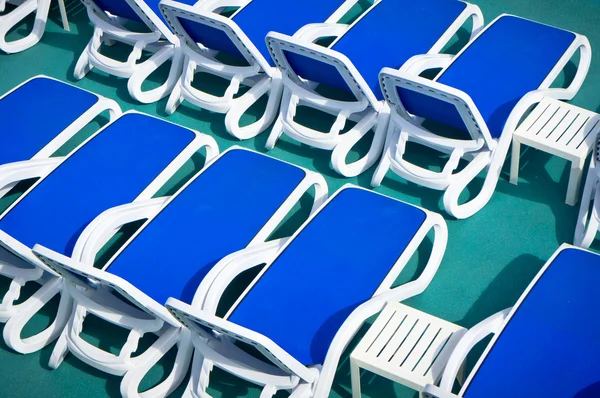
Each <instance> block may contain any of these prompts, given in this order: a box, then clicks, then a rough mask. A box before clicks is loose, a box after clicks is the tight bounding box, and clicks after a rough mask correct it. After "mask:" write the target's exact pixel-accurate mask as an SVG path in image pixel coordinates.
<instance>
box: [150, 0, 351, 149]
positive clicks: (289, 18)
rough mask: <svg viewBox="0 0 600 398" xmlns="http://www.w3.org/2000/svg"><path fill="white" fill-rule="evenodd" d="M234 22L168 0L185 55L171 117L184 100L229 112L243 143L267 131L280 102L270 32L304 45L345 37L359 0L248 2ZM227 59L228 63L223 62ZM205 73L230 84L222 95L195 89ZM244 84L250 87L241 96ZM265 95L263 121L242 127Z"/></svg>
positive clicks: (229, 124) (229, 123) (165, 5)
mask: <svg viewBox="0 0 600 398" xmlns="http://www.w3.org/2000/svg"><path fill="white" fill-rule="evenodd" d="M238 3H243V4H242V5H241V9H240V10H239V11H238V12H237V13H236V14H234V15H233V16H232V17H231V18H225V17H223V16H220V15H216V14H214V13H210V12H205V11H204V12H203V11H201V10H198V9H194V8H193V7H190V6H187V5H185V4H180V3H178V2H176V1H169V0H163V1H162V2H161V9H162V11H163V13H164V15H165V18H166V20H167V21H168V22H169V24H170V25H171V28H172V30H173V31H174V32H175V33H176V34H177V36H178V37H179V39H180V42H181V45H182V50H183V52H184V54H185V63H184V68H183V71H184V72H183V75H182V76H181V80H180V81H179V83H178V84H177V86H176V87H175V89H174V90H173V92H172V93H171V97H170V98H169V102H168V104H167V113H172V112H174V111H175V109H177V107H178V106H179V105H180V104H181V102H183V101H184V100H185V101H189V102H191V103H192V104H194V105H197V106H199V107H202V108H206V109H209V110H211V111H214V112H219V113H225V114H226V117H225V126H226V128H227V131H228V132H229V133H230V134H232V135H233V136H234V137H236V138H238V139H248V138H252V137H254V136H256V135H257V134H259V133H261V132H262V131H264V130H265V129H267V128H268V127H269V126H270V125H271V123H272V122H273V120H274V119H275V116H276V115H277V110H278V107H279V103H280V101H281V92H282V83H281V73H280V72H279V70H278V69H277V68H276V67H275V64H274V62H273V61H272V60H271V57H270V55H269V51H268V49H267V45H266V44H265V36H266V35H267V33H268V32H269V31H271V30H275V31H278V32H282V33H286V34H289V35H294V37H295V38H297V39H298V40H299V41H300V42H303V43H312V42H314V41H317V40H318V39H319V38H322V37H339V36H342V35H343V34H344V33H345V32H346V31H347V30H348V29H349V28H350V26H351V25H347V24H342V23H338V22H339V21H340V19H341V18H342V17H343V16H344V15H345V14H346V13H347V12H348V10H349V9H350V8H351V7H352V6H354V5H356V4H357V0H346V1H344V0H288V1H284V2H273V1H272V0H252V1H243V2H239V1H238ZM224 55H225V56H228V57H229V59H230V60H229V61H227V60H223V56H224ZM199 72H203V73H205V74H206V73H208V74H211V75H213V76H218V77H220V78H223V79H226V80H228V81H229V82H230V83H229V86H228V88H227V89H226V90H225V92H224V94H223V95H222V96H218V95H214V94H212V93H209V92H206V91H205V90H203V89H201V88H196V87H194V86H193V85H192V83H193V82H194V80H195V79H196V80H199V79H202V77H200V76H196V74H197V73H199ZM242 85H246V86H249V87H250V89H249V90H248V91H246V92H245V93H243V94H241V95H239V96H237V94H238V93H239V92H240V89H242ZM264 95H267V96H268V102H267V105H266V109H265V111H264V113H263V114H262V116H261V117H259V118H258V119H257V120H256V121H255V122H253V123H251V124H249V125H241V118H242V116H243V115H244V114H245V113H246V111H247V110H248V109H249V108H250V107H252V106H253V105H254V104H255V103H256V102H257V101H259V100H260V99H261V98H262V97H263V96H264Z"/></svg>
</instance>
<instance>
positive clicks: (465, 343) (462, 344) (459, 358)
mask: <svg viewBox="0 0 600 398" xmlns="http://www.w3.org/2000/svg"><path fill="white" fill-rule="evenodd" d="M511 310H512V307H511V308H507V309H505V310H503V311H500V312H498V313H496V314H494V315H492V316H490V317H489V318H487V319H485V320H483V321H481V322H480V323H478V324H477V325H475V326H474V327H472V328H471V329H469V330H468V331H467V333H465V335H464V336H463V337H462V338H461V339H460V341H459V342H458V344H457V345H456V347H455V348H454V351H453V352H452V354H451V355H450V359H448V363H447V364H446V367H445V369H444V373H443V374H442V380H441V382H440V388H441V389H442V390H445V391H452V386H453V385H454V380H455V379H456V376H457V375H458V372H459V370H460V367H461V366H462V364H463V362H464V361H465V359H466V357H467V355H468V354H469V352H470V351H471V350H472V349H473V347H475V345H477V343H479V342H480V341H481V340H483V339H484V338H486V337H487V336H488V335H490V334H496V333H498V332H500V331H501V330H502V327H503V326H504V323H505V322H506V319H507V318H508V315H509V313H510V311H511Z"/></svg>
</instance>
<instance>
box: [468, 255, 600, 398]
mask: <svg viewBox="0 0 600 398" xmlns="http://www.w3.org/2000/svg"><path fill="white" fill-rule="evenodd" d="M599 285H600V256H598V255H597V254H593V253H590V252H586V251H583V250H578V249H566V250H563V251H562V252H560V253H559V254H558V256H557V257H556V258H555V259H554V261H553V262H552V264H550V266H549V267H548V268H547V270H546V271H545V272H544V274H543V275H542V276H541V278H540V279H539V280H538V282H537V283H536V284H535V286H534V287H533V289H531V291H530V292H529V294H528V295H527V296H526V298H525V300H524V301H523V302H522V304H521V305H520V307H519V308H518V309H517V311H516V313H515V314H514V316H513V317H512V318H511V320H510V321H509V323H508V324H507V325H506V327H505V329H504V331H503V332H502V333H501V334H500V336H499V338H498V340H497V341H496V344H494V346H493V347H492V348H491V350H490V352H489V354H488V355H487V356H486V358H485V359H484V360H483V363H482V364H481V367H480V368H479V371H478V372H477V373H476V374H475V376H474V378H473V380H472V382H471V383H470V385H469V386H468V387H467V389H466V392H465V395H464V397H466V398H476V397H485V398H496V397H498V398H500V397H502V398H504V397H544V398H559V397H560V398H564V397H576V398H592V397H594V398H596V397H598V396H600V373H599V372H598V366H597V364H598V358H599V357H600V317H598V316H596V314H597V312H598V308H600V293H599V292H598V286H599Z"/></svg>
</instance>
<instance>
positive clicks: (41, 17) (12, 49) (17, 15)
mask: <svg viewBox="0 0 600 398" xmlns="http://www.w3.org/2000/svg"><path fill="white" fill-rule="evenodd" d="M50 2H51V0H24V1H19V0H0V13H2V12H4V11H6V4H11V5H14V6H16V8H14V9H12V10H11V11H9V12H6V13H4V14H3V15H0V51H3V52H5V53H7V54H14V53H18V52H21V51H25V50H27V49H28V48H31V47H33V46H34V45H36V44H37V43H38V42H39V41H40V40H41V39H42V36H43V35H44V30H46V22H47V21H48V11H49V10H50ZM31 13H35V21H34V23H33V28H32V29H31V32H29V34H28V35H27V36H25V37H22V38H20V39H17V40H12V41H9V40H8V38H7V37H6V36H7V35H8V32H10V31H11V30H12V29H13V28H14V27H15V26H17V25H18V24H20V23H22V22H23V21H24V20H25V18H26V17H27V16H29V14H31Z"/></svg>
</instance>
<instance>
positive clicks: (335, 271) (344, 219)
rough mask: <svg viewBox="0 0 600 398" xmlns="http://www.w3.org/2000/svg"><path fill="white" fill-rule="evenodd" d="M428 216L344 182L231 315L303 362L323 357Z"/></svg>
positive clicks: (413, 208) (321, 359) (242, 324)
mask: <svg viewBox="0 0 600 398" xmlns="http://www.w3.org/2000/svg"><path fill="white" fill-rule="evenodd" d="M425 218H426V215H425V213H424V212H423V211H422V210H420V209H418V208H415V207H413V206H411V205H408V204H405V203H402V202H399V201H396V200H393V199H391V198H388V197H385V196H382V195H379V194H375V193H373V192H370V191H366V190H362V189H357V188H347V189H344V190H342V191H341V192H340V193H338V194H337V196H336V197H335V198H333V199H332V201H331V202H329V204H328V205H327V206H326V207H325V208H323V209H322V210H321V211H320V212H319V213H318V216H316V217H315V218H314V219H313V220H312V221H311V222H310V223H309V224H308V225H307V226H306V227H305V228H304V229H303V230H302V231H301V232H300V233H299V234H298V235H297V236H296V237H295V238H294V240H293V241H292V243H291V244H290V245H289V246H288V247H287V248H286V249H285V250H284V251H283V252H282V253H281V254H280V255H279V257H278V258H277V259H276V260H275V261H274V262H273V263H272V264H271V266H270V267H269V269H268V270H267V271H266V272H265V273H264V274H263V275H262V277H261V278H260V279H259V280H258V282H256V284H255V285H254V286H253V287H252V288H251V289H250V290H249V292H248V293H247V294H246V295H245V296H244V297H243V299H242V300H241V301H240V303H239V305H238V306H237V307H236V308H235V309H234V310H233V312H232V313H231V316H230V317H229V320H230V321H231V322H233V323H236V324H238V325H240V326H243V327H246V328H248V329H251V330H253V331H255V332H258V333H261V334H262V335H264V336H266V337H268V338H269V339H271V340H272V341H273V342H275V343H276V344H277V345H279V347H281V348H282V349H284V350H285V351H287V352H288V353H289V354H290V355H292V356H293V357H294V358H296V359H297V360H298V361H300V362H302V363H303V364H305V365H310V364H322V363H323V361H324V359H325V356H326V354H327V350H328V348H329V345H330V343H331V340H332V339H333V337H334V336H335V333H336V332H337V331H338V330H339V328H340V326H341V325H342V323H343V322H344V321H345V320H346V318H347V317H348V315H349V314H350V313H351V312H352V311H353V310H354V309H355V308H356V307H358V306H359V305H360V304H362V303H364V302H365V301H367V300H368V299H370V298H371V297H372V296H373V294H374V293H375V291H376V290H377V288H378V287H379V285H380V284H381V282H382V281H383V280H384V278H385V276H386V275H387V274H388V273H389V272H390V270H391V269H392V267H393V265H394V264H395V263H396V261H397V260H398V258H399V257H400V255H401V254H402V252H403V251H404V249H405V248H406V246H407V245H408V243H409V242H410V241H411V239H412V238H413V237H414V235H415V234H416V232H417V231H418V230H419V228H420V227H421V226H422V224H423V222H424V220H425ZM257 314H260V316H257Z"/></svg>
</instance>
